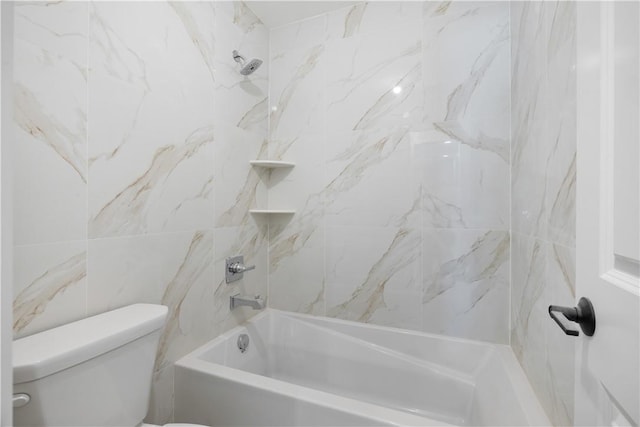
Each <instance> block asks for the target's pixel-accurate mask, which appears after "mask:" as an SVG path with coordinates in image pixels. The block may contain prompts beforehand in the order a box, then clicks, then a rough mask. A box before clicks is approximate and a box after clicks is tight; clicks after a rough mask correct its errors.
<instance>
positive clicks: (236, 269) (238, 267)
mask: <svg viewBox="0 0 640 427" xmlns="http://www.w3.org/2000/svg"><path fill="white" fill-rule="evenodd" d="M254 268H256V266H255V265H250V266H249V267H247V266H245V265H244V264H242V263H240V262H234V263H232V264H229V271H230V272H231V273H234V274H237V273H244V272H245V271H250V270H253V269H254Z"/></svg>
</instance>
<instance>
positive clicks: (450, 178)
mask: <svg viewBox="0 0 640 427" xmlns="http://www.w3.org/2000/svg"><path fill="white" fill-rule="evenodd" d="M460 52H464V55H461V54H460ZM271 58H272V68H271V72H272V73H273V74H272V78H271V80H270V93H271V100H270V104H271V109H270V113H271V115H270V132H271V140H270V142H269V146H270V148H269V151H270V152H271V153H277V154H275V157H276V158H283V159H287V160H289V157H287V155H290V156H291V157H294V158H295V161H296V162H297V163H298V164H303V165H305V166H306V168H305V171H299V170H298V169H299V167H298V166H296V168H295V169H294V170H293V171H291V173H289V174H288V175H287V176H285V177H283V178H282V181H279V182H278V183H276V184H273V185H271V186H270V187H269V203H270V205H271V206H275V204H274V202H275V201H277V203H278V205H287V203H288V200H289V203H290V205H287V207H289V206H291V207H295V208H296V209H298V210H300V211H301V212H300V213H299V214H298V213H297V214H296V215H295V216H294V217H293V218H292V219H291V220H290V221H289V222H287V223H286V225H283V226H282V227H283V228H282V230H281V227H276V229H277V233H274V234H275V236H274V237H273V238H271V239H270V247H271V251H270V269H269V284H270V297H271V301H270V303H271V304H272V306H275V307H279V308H286V309H289V310H299V311H306V312H310V311H311V312H314V313H318V314H326V315H329V316H335V317H340V318H346V319H352V320H359V321H364V322H372V323H377V324H382V325H390V326H400V327H405V328H411V329H417V330H426V331H438V332H445V333H450V334H453V335H456V336H462V337H470V338H478V337H480V338H481V339H486V340H490V341H494V342H500V343H507V342H508V341H509V332H508V318H509V311H508V299H509V278H508V265H509V238H508V236H509V173H510V157H509V149H510V148H509V144H510V142H509V141H510V135H509V104H510V95H509V90H510V88H509V72H510V65H509V58H510V51H509V6H508V4H505V3H499V2H486V3H474V2H454V3H453V4H450V2H441V3H419V2H370V3H359V4H357V5H354V6H350V7H347V8H343V9H340V10H337V11H335V12H331V13H328V14H324V15H320V16H318V17H315V18H311V19H308V20H305V21H301V22H296V23H293V24H291V25H286V26H283V27H279V28H276V29H273V30H272V31H271ZM310 140H313V141H317V143H318V144H319V145H321V147H322V150H319V149H313V148H312V149H309V147H310V146H309V145H307V144H308V141H310ZM303 147H307V148H303ZM294 153H295V155H293V154H294ZM320 177H321V180H320V181H319V180H318V178H320ZM318 184H320V185H318ZM300 200H304V202H302V203H301V202H300ZM446 230H449V231H450V232H451V233H452V234H453V235H456V234H459V235H464V234H465V233H466V235H468V236H475V235H477V236H476V238H480V237H479V236H482V235H484V234H486V233H488V234H489V235H490V236H499V237H497V238H496V239H497V241H498V242H501V244H499V245H498V246H500V248H501V249H500V250H498V252H499V254H497V255H496V257H497V259H495V258H491V256H485V254H484V252H483V251H482V250H478V251H477V252H475V249H474V246H473V241H474V240H473V239H472V240H471V241H470V242H468V243H467V244H468V245H469V247H468V248H466V249H467V250H470V251H471V253H470V254H468V255H467V260H468V263H469V264H470V265H473V266H474V267H475V268H478V269H481V270H482V269H483V268H484V269H488V270H489V271H491V272H492V273H491V274H488V276H487V277H483V278H481V279H478V278H476V277H469V278H462V279H460V283H458V285H459V287H456V288H455V290H456V292H458V293H461V294H464V295H466V296H465V297H464V298H465V300H466V301H468V303H469V304H468V306H466V307H458V308H457V309H459V310H460V312H455V311H452V312H447V308H446V307H447V306H448V305H449V303H450V301H449V300H447V298H448V294H447V296H446V297H443V298H441V299H438V298H436V299H434V300H429V298H427V301H428V302H426V303H425V302H424V296H425V295H428V294H429V292H428V291H427V289H430V288H432V287H433V286H438V284H437V283H436V284H434V283H433V281H432V280H431V279H430V278H429V274H431V273H432V272H434V271H437V270H438V269H439V268H440V266H445V265H446V263H447V262H450V261H452V258H450V257H453V259H455V258H456V257H460V256H463V255H464V250H465V248H464V247H461V248H458V249H455V250H454V251H453V252H451V249H452V248H454V247H453V246H451V247H450V243H449V242H448V241H447V240H446V238H442V237H441V236H443V234H442V233H443V232H445V231H446ZM439 233H440V234H439ZM436 236H440V237H436ZM489 240H491V239H489ZM436 242H438V243H436ZM463 246H464V245H463ZM480 246H481V247H483V248H484V247H485V246H486V248H487V251H489V252H491V250H493V249H495V247H491V245H490V244H486V245H485V246H483V245H480ZM458 250H459V251H463V252H462V253H458V252H456V251H458ZM425 251H427V252H429V253H430V255H429V256H427V255H424V254H423V253H424V252H425ZM433 251H436V252H435V253H434V252H433ZM313 260H315V261H313ZM320 260H324V265H323V266H322V267H319V266H318V265H317V263H318V262H319V261H320ZM435 260H438V261H435ZM452 262H453V263H455V261H452ZM312 263H313V264H312ZM283 265H286V266H287V267H286V268H287V272H289V273H291V272H293V271H296V273H291V274H287V273H285V272H283V270H282V266H283ZM494 266H495V268H494ZM303 271H304V273H302V272H303ZM494 273H495V274H494ZM284 276H287V280H283V277H284ZM438 280H439V279H436V282H438ZM300 281H303V282H305V285H304V286H300ZM307 282H312V283H313V286H312V287H310V286H309V285H308V283H307ZM312 290H313V291H312ZM456 295H457V296H458V297H460V295H458V294H457V293H456ZM321 301H322V302H323V303H324V306H325V307H324V310H325V311H322V310H323V307H322V304H321ZM496 306H497V307H498V308H497V309H495V307H496ZM311 307H313V308H311ZM465 310H466V311H465ZM463 313H464V314H463ZM454 319H455V320H454ZM445 325H450V326H451V329H447V327H445ZM494 326H495V327H494ZM485 328H493V330H492V331H491V332H486V331H484V332H480V333H479V332H478V330H484V329H485Z"/></svg>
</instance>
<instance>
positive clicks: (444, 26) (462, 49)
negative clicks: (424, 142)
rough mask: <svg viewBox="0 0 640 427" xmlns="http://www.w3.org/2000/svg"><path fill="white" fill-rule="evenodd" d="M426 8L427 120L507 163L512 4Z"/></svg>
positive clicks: (427, 5)
mask: <svg viewBox="0 0 640 427" xmlns="http://www.w3.org/2000/svg"><path fill="white" fill-rule="evenodd" d="M436 6H438V7H437V8H435V10H434V9H433V8H434V7H436ZM424 12H425V13H424V25H423V76H424V85H425V117H424V120H425V124H424V125H425V126H426V127H427V128H431V127H434V128H436V129H439V130H441V131H442V132H444V133H446V134H447V135H448V136H449V137H450V138H451V139H455V140H459V141H461V142H462V143H464V144H468V145H469V146H470V147H472V148H474V149H476V150H482V151H490V152H493V153H494V154H495V155H497V156H499V157H501V158H503V159H504V161H505V162H508V161H509V156H508V153H509V108H510V99H509V86H510V83H509V71H510V62H509V60H510V51H509V45H510V44H509V5H508V4H507V3H504V2H443V3H440V4H439V3H429V2H427V3H425V11H424Z"/></svg>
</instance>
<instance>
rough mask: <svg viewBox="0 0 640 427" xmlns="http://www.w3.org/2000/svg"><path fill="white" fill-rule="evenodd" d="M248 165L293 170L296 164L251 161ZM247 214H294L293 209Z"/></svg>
mask: <svg viewBox="0 0 640 427" xmlns="http://www.w3.org/2000/svg"><path fill="white" fill-rule="evenodd" d="M249 164H251V166H253V167H255V168H263V169H284V168H293V167H294V166H295V165H296V164H295V163H293V162H285V161H282V160H251V161H249ZM249 213H251V214H255V215H268V216H270V215H293V214H295V213H296V211H295V210H293V209H249Z"/></svg>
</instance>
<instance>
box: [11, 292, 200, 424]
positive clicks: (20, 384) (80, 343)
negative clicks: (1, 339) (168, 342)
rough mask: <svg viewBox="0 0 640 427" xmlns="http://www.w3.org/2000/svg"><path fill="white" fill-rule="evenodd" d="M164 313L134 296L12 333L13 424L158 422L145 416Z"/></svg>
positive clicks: (165, 308) (165, 311)
mask: <svg viewBox="0 0 640 427" xmlns="http://www.w3.org/2000/svg"><path fill="white" fill-rule="evenodd" d="M166 316H167V307H164V306H161V305H154V304H134V305H130V306H127V307H123V308H120V309H117V310H113V311H109V312H106V313H103V314H99V315H97V316H93V317H88V318H86V319H83V320H79V321H77V322H73V323H69V324H67V325H63V326H60V327H57V328H54V329H50V330H48V331H44V332H40V333H38V334H34V335H31V336H28V337H25V338H21V339H19V340H16V341H14V342H13V393H14V405H13V406H14V411H13V420H14V425H15V426H16V427H18V426H67V427H72V426H78V427H79V426H88V425H90V426H96V427H103V426H104V427H107V426H123V427H137V426H143V427H155V426H153V425H149V424H143V423H142V420H143V419H144V417H145V416H146V415H147V411H148V409H149V394H150V390H151V379H152V375H153V366H154V360H155V355H156V349H157V347H158V341H159V339H160V333H161V331H162V327H163V326H164V322H165V318H166ZM187 426H190V427H193V426H194V424H167V425H166V426H164V427H187Z"/></svg>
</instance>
